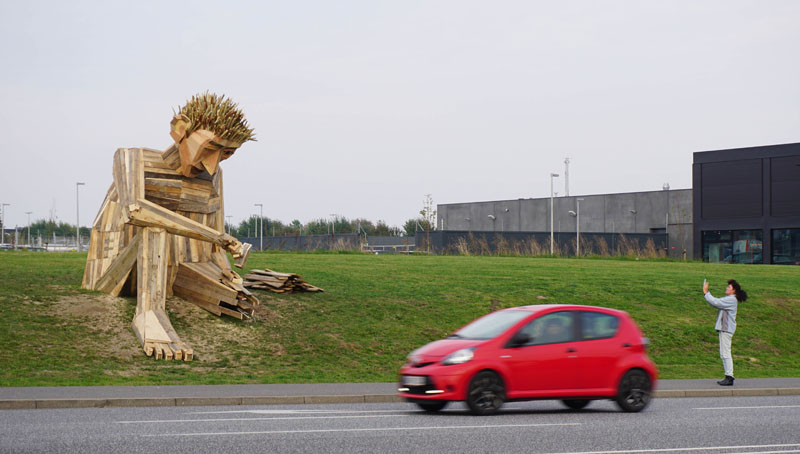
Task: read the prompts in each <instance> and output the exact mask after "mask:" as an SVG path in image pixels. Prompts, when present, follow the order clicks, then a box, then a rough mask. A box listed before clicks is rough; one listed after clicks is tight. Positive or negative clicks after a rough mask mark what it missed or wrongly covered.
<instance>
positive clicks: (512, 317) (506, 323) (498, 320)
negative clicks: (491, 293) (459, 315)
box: [455, 311, 531, 339]
mask: <svg viewBox="0 0 800 454" xmlns="http://www.w3.org/2000/svg"><path fill="white" fill-rule="evenodd" d="M530 314H531V313H530V312H528V311H500V312H495V313H493V314H489V315H487V316H486V317H483V318H479V319H478V320H475V321H474V322H472V323H470V324H469V325H467V326H465V327H463V328H461V329H460V330H458V331H456V334H455V335H457V336H458V337H461V338H464V339H492V338H493V337H496V336H498V335H500V333H502V332H504V331H505V330H507V329H508V328H509V327H511V325H513V324H515V323H517V322H518V321H520V320H522V319H523V318H525V317H527V316H528V315H530Z"/></svg>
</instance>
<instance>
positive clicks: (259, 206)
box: [253, 203, 264, 251]
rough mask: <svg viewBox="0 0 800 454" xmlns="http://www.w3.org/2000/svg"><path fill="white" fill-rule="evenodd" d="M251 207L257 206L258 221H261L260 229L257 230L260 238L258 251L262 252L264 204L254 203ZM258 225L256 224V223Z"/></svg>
mask: <svg viewBox="0 0 800 454" xmlns="http://www.w3.org/2000/svg"><path fill="white" fill-rule="evenodd" d="M253 206H257V207H258V209H259V217H258V219H259V220H260V221H261V227H260V228H259V229H258V235H259V236H260V237H261V247H260V249H259V250H260V251H263V250H264V204H263V203H254V204H253ZM256 225H258V223H256Z"/></svg>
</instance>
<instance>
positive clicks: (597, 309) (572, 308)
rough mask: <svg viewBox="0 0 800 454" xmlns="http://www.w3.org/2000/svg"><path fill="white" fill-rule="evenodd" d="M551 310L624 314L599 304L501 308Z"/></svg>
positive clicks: (510, 308) (511, 308) (532, 305)
mask: <svg viewBox="0 0 800 454" xmlns="http://www.w3.org/2000/svg"><path fill="white" fill-rule="evenodd" d="M550 309H552V310H553V311H557V310H562V311H583V310H589V311H593V312H606V313H609V314H617V315H625V314H626V312H625V311H621V310H618V309H612V308H609V307H601V306H584V305H580V304H531V305H529V306H518V307H509V308H508V309H503V310H506V311H514V310H516V311H519V310H522V311H527V312H531V313H535V312H542V311H548V312H549V311H550Z"/></svg>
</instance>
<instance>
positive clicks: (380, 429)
mask: <svg viewBox="0 0 800 454" xmlns="http://www.w3.org/2000/svg"><path fill="white" fill-rule="evenodd" d="M580 425H581V424H580V423H564V424H499V425H492V426H436V427H431V426H425V427H375V428H358V429H312V430H264V431H251V432H194V433H175V434H145V435H143V436H145V437H193V436H195V437H196V436H200V437H202V436H219V435H276V434H307V433H331V432H391V431H395V430H397V431H402V430H446V429H502V428H504V427H547V426H580Z"/></svg>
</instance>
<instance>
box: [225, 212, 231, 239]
mask: <svg viewBox="0 0 800 454" xmlns="http://www.w3.org/2000/svg"><path fill="white" fill-rule="evenodd" d="M232 217H233V216H225V219H227V220H228V235H230V234H231V218H232Z"/></svg>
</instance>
